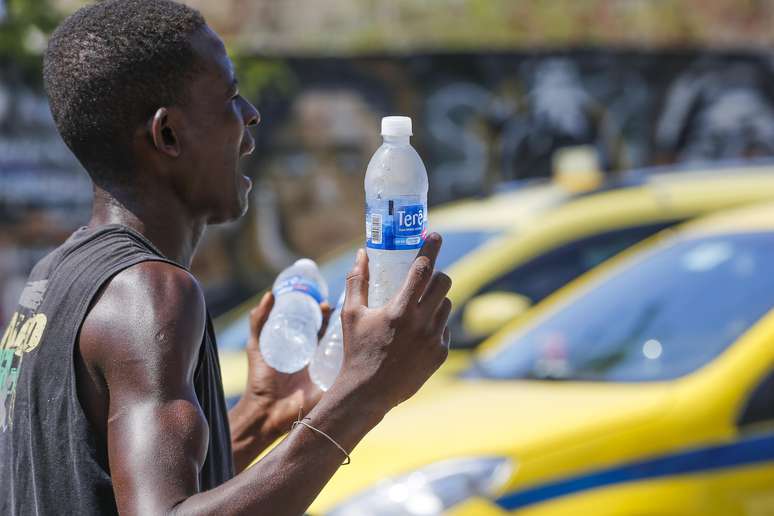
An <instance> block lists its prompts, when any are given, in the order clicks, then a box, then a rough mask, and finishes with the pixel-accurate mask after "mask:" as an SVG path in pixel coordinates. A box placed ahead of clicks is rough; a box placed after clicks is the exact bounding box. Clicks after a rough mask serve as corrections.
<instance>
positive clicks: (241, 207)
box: [207, 192, 249, 225]
mask: <svg viewBox="0 0 774 516" xmlns="http://www.w3.org/2000/svg"><path fill="white" fill-rule="evenodd" d="M248 207H249V202H248V196H247V192H245V193H244V194H239V197H238V198H237V199H236V202H234V204H233V205H232V206H231V207H230V208H229V209H227V210H223V211H222V212H220V213H217V214H213V215H212V216H210V218H209V219H207V224H208V225H213V224H225V223H227V222H234V221H235V220H238V219H241V218H242V217H244V215H245V214H246V213H247V208H248Z"/></svg>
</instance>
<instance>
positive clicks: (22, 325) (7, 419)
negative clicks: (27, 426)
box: [0, 312, 48, 432]
mask: <svg viewBox="0 0 774 516" xmlns="http://www.w3.org/2000/svg"><path fill="white" fill-rule="evenodd" d="M47 322H48V320H47V319H46V315H45V314H41V313H38V314H33V315H29V316H27V317H25V316H24V315H23V314H19V312H16V313H14V314H13V317H11V322H10V323H8V328H7V329H6V330H5V333H4V334H3V340H2V341H0V431H3V432H5V431H6V430H7V429H8V428H10V427H11V425H12V424H13V405H14V401H15V399H16V383H17V381H18V379H19V372H20V370H21V364H22V359H23V358H24V355H25V354H26V353H29V352H30V351H32V350H34V349H35V348H37V347H38V345H39V344H40V341H41V340H42V339H43V331H44V330H45V329H46V323H47Z"/></svg>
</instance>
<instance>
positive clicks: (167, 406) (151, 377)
mask: <svg viewBox="0 0 774 516" xmlns="http://www.w3.org/2000/svg"><path fill="white" fill-rule="evenodd" d="M439 247H440V239H439V238H437V237H431V238H429V239H428V244H426V246H425V248H424V249H423V251H422V253H421V254H423V256H421V257H420V258H418V260H417V261H416V262H415V264H414V267H413V268H412V272H411V273H410V275H409V278H408V279H407V282H406V285H405V286H404V289H403V290H402V291H401V293H400V294H399V295H398V296H396V298H395V299H394V300H393V302H391V303H390V304H389V305H387V306H386V307H384V308H382V309H378V310H374V309H368V308H366V304H367V303H366V302H367V299H366V297H367V292H368V272H367V271H368V269H367V258H366V257H365V253H364V252H362V253H359V255H358V262H357V264H356V265H355V269H354V270H353V272H352V273H351V274H350V276H349V277H348V280H347V301H346V305H345V308H344V311H343V314H342V322H343V324H344V345H345V357H346V358H345V362H344V365H343V367H342V373H341V376H340V378H339V380H338V381H337V382H336V384H335V385H334V387H333V388H332V389H331V390H330V391H329V392H328V393H326V394H325V396H324V397H323V398H322V399H321V401H320V402H319V403H318V404H317V406H316V407H315V408H314V409H313V410H312V411H311V412H310V413H309V417H310V419H311V424H313V425H314V426H315V427H317V428H319V429H321V430H323V431H324V432H326V433H327V434H329V435H331V436H332V437H334V438H335V439H336V440H337V441H338V442H339V443H340V444H341V445H343V446H344V447H345V448H346V449H347V450H352V449H353V448H354V447H355V445H356V444H357V443H358V442H359V441H360V439H362V437H363V436H364V435H365V434H366V433H367V432H368V431H369V430H370V429H371V428H373V426H374V425H375V424H376V423H378V422H379V421H380V420H381V418H382V417H383V416H384V414H385V413H386V412H387V411H388V410H389V409H391V408H392V407H393V406H395V405H397V404H398V403H400V402H401V401H403V400H405V399H406V398H408V397H410V396H411V395H412V394H413V393H414V392H416V390H417V389H418V388H419V387H420V386H421V385H422V384H423V383H424V382H425V381H426V379H427V378H428V377H429V376H430V374H432V372H433V371H435V369H437V367H438V366H439V365H440V364H441V363H442V362H443V359H444V358H445V356H446V352H447V347H446V346H447V344H448V335H447V333H446V332H445V326H446V319H447V318H448V313H449V309H450V304H449V301H448V299H446V298H445V295H446V292H447V291H448V288H449V286H450V282H449V279H448V277H446V276H443V275H439V274H436V275H432V263H433V261H434V259H435V256H436V255H437V253H438V249H439ZM431 276H432V280H431ZM420 298H421V299H420ZM203 324H204V302H203V299H202V296H201V292H200V290H199V288H198V286H197V285H196V283H195V281H194V280H193V278H191V277H190V276H189V275H188V274H187V273H185V272H184V271H180V270H179V269H174V268H173V267H171V266H168V265H165V264H162V263H153V264H144V265H141V266H137V267H134V268H132V269H130V270H129V271H125V272H124V273H122V274H121V275H119V277H117V278H116V279H114V281H113V282H111V284H110V285H109V286H108V287H107V288H106V289H105V292H104V293H103V295H102V298H101V299H100V300H99V302H98V303H97V304H96V305H95V307H94V308H93V309H92V311H91V313H90V315H89V316H88V317H87V320H86V323H85V324H84V328H83V331H82V334H81V342H80V346H81V352H82V354H83V355H84V359H85V361H86V362H87V363H90V364H95V369H97V370H98V371H99V373H100V374H101V375H102V376H103V377H104V381H105V384H106V386H107V389H108V391H109V392H110V395H109V397H110V403H109V413H108V417H107V429H108V430H107V431H108V442H109V447H108V453H109V463H110V470H111V475H112V477H113V485H114V490H115V493H116V499H117V502H118V508H119V510H120V511H121V512H122V513H126V514H168V513H180V514H210V513H215V512H220V513H224V514H272V515H284V514H288V515H295V514H300V513H302V512H303V511H304V510H305V509H306V507H307V506H308V505H309V504H310V503H311V502H312V501H313V500H314V498H315V496H316V495H317V494H318V493H319V491H320V490H321V489H322V487H323V486H324V485H325V483H326V482H327V481H328V480H329V479H330V477H331V476H332V475H333V473H334V472H335V471H336V469H337V468H338V467H339V465H340V464H341V461H342V459H343V457H342V454H341V452H340V451H339V450H338V449H337V448H336V447H334V446H333V445H331V444H330V443H329V442H327V440H325V439H324V438H321V437H320V436H318V435H317V434H315V433H314V432H312V431H310V430H308V429H306V428H304V427H297V428H296V429H295V430H294V431H293V432H291V433H290V435H289V436H288V438H287V439H285V440H284V441H283V442H282V443H281V444H280V445H279V446H278V447H276V448H275V449H274V450H272V452H271V453H269V454H268V455H267V456H266V457H265V458H264V459H263V460H261V462H259V463H258V464H257V465H256V466H255V467H253V468H250V469H248V470H246V471H244V472H242V473H241V474H239V475H237V476H236V477H234V478H233V479H232V480H230V481H228V482H226V483H225V484H223V485H221V486H219V487H217V488H215V489H211V490H209V491H205V492H200V489H199V486H198V485H197V472H198V469H199V468H200V467H201V465H202V463H203V461H204V457H205V455H206V452H207V450H206V445H207V444H206V443H207V438H206V436H207V423H206V421H205V420H204V417H203V415H202V413H201V410H200V407H199V405H198V402H197V400H196V396H195V394H194V390H193V383H192V379H193V370H194V368H195V364H196V357H197V354H198V349H199V345H200V343H201V336H202V332H203ZM106 350H109V351H106Z"/></svg>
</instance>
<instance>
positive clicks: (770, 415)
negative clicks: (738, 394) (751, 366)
mask: <svg viewBox="0 0 774 516" xmlns="http://www.w3.org/2000/svg"><path fill="white" fill-rule="evenodd" d="M766 421H768V422H774V370H772V371H771V372H769V375H768V376H767V377H766V378H764V380H763V381H762V382H761V383H760V384H759V385H758V386H757V387H756V388H755V390H754V391H753V393H752V394H751V395H750V398H749V399H748V400H747V404H746V405H745V407H744V410H742V413H741V415H740V416H739V420H738V421H737V425H738V426H747V425H753V424H756V423H762V422H766Z"/></svg>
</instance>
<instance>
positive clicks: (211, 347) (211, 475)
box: [0, 225, 234, 515]
mask: <svg viewBox="0 0 774 516" xmlns="http://www.w3.org/2000/svg"><path fill="white" fill-rule="evenodd" d="M144 261H164V262H168V263H172V264H174V262H171V261H169V260H167V259H166V258H164V257H163V256H162V255H161V253H160V252H159V251H158V250H156V249H155V248H154V247H153V245H152V244H151V243H150V242H149V241H148V240H146V239H145V238H143V237H142V235H140V234H139V233H136V232H135V231H132V230H130V229H129V228H126V227H124V226H119V225H108V226H102V227H99V228H81V229H80V230H78V231H76V232H75V233H74V234H73V235H72V236H71V237H70V238H69V239H68V240H67V241H66V242H65V243H64V244H63V245H62V246H61V247H59V248H57V249H56V250H55V251H53V252H52V253H51V254H50V255H48V256H47V257H46V258H44V259H43V260H41V261H40V262H39V263H38V264H37V265H36V266H35V268H34V269H33V271H32V273H31V274H30V277H29V283H27V286H26V288H25V289H24V291H23V292H22V295H21V298H20V300H19V305H18V309H17V311H16V313H15V314H14V315H13V317H12V320H11V322H10V324H9V326H8V328H7V329H6V331H5V333H4V334H3V337H2V341H0V514H2V515H17V514H18V515H26V514H44V515H47V514H79V515H90V514H114V513H116V505H115V496H114V494H113V485H112V482H111V479H110V475H109V472H108V471H106V469H105V468H104V467H102V466H101V465H100V462H101V461H100V460H99V457H100V452H99V450H97V447H96V446H97V445H96V438H95V435H94V433H93V431H92V429H91V427H90V425H89V422H88V420H87V419H86V416H85V414H84V412H83V409H82V407H81V404H80V401H79V400H78V395H77V388H76V383H75V363H74V353H75V344H76V339H77V337H78V332H79V330H80V327H81V324H82V323H83V320H84V318H85V316H86V313H87V311H88V309H89V305H90V303H91V301H92V298H93V297H94V295H95V294H96V293H97V291H98V290H99V289H100V287H102V286H103V285H104V284H105V282H106V281H107V280H109V279H110V278H111V277H113V276H115V275H116V274H118V273H119V272H121V271H122V270H124V269H126V268H127V267H131V266H132V265H135V264H138V263H140V262H144ZM194 383H195V389H196V395H197V397H198V399H199V403H200V405H201V407H202V411H203V412H204V416H205V417H206V418H207V422H208V424H209V447H208V450H207V456H206V459H205V461H204V465H203V466H202V469H201V471H200V472H199V486H200V488H201V489H202V490H206V489H210V488H213V487H215V486H217V485H219V484H221V483H223V482H225V481H226V480H228V479H229V478H231V477H232V476H233V474H234V467H233V463H232V456H231V439H230V435H229V427H228V415H227V412H226V403H225V400H224V397H223V388H222V383H221V377H220V366H219V363H218V356H217V348H216V346H215V336H214V332H213V329H212V321H211V320H210V316H209V314H207V326H206V331H205V332H204V335H203V336H202V344H201V349H200V351H199V359H198V365H197V368H196V373H195V376H194Z"/></svg>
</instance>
